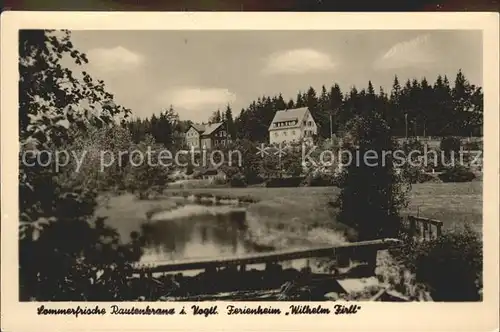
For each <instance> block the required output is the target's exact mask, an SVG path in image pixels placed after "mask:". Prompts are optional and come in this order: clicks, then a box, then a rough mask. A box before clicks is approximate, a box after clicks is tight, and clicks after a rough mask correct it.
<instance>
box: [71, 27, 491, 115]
mask: <svg viewBox="0 0 500 332" xmlns="http://www.w3.org/2000/svg"><path fill="white" fill-rule="evenodd" d="M72 41H73V44H74V45H75V47H76V48H77V49H78V50H80V51H83V52H84V53H86V54H87V56H88V59H89V64H88V65H86V68H84V69H85V70H87V71H88V72H89V73H90V74H91V75H92V76H93V77H94V78H98V79H103V80H104V82H105V83H106V85H107V88H108V91H109V92H111V93H113V94H114V96H115V101H116V102H117V103H118V104H121V105H123V106H124V107H127V108H130V109H132V112H133V115H134V116H135V117H141V118H144V117H146V116H148V117H149V116H151V115H152V114H154V113H155V114H159V113H160V112H161V111H162V110H164V109H166V108H168V107H169V106H170V105H173V107H174V109H175V110H176V112H177V113H178V114H179V117H180V119H181V120H192V121H194V122H202V121H207V120H208V118H209V117H210V115H211V114H212V113H213V112H214V111H216V110H217V109H221V110H224V109H225V108H226V105H228V104H230V105H231V107H232V109H233V114H234V116H236V115H237V114H239V113H240V110H241V108H246V107H247V106H248V105H249V103H250V102H252V101H253V100H256V99H257V98H258V97H259V96H262V95H266V96H274V95H277V94H279V93H280V92H281V93H282V95H283V97H284V98H285V100H288V99H289V98H293V99H295V98H296V95H297V92H298V91H299V90H301V91H305V90H306V89H307V88H308V87H309V86H312V87H313V88H315V89H316V91H317V92H318V93H319V91H320V89H321V86H322V85H325V86H326V87H327V89H329V88H330V87H331V86H332V85H333V84H335V83H337V84H339V86H340V88H341V90H342V91H343V92H344V93H345V92H348V91H349V90H350V88H351V87H352V86H353V85H355V86H356V87H357V88H358V90H359V89H362V88H366V87H367V85H368V80H371V81H372V83H373V85H374V87H375V88H376V89H377V90H378V87H380V86H382V87H383V88H384V90H385V91H386V92H389V91H390V89H391V86H392V83H393V80H394V75H398V77H399V79H400V82H401V84H402V85H403V84H404V82H405V81H406V80H407V79H413V78H417V79H421V78H422V77H426V78H427V80H428V81H429V82H431V83H433V82H434V81H435V79H436V77H437V75H438V74H441V75H447V76H448V77H449V79H450V82H451V83H453V80H454V78H455V75H456V73H457V71H458V70H459V69H462V72H463V73H464V74H465V76H466V77H467V78H468V79H469V81H470V82H471V83H472V84H476V85H479V86H480V85H482V35H481V31H473V30H421V31H412V30H386V31H380V30H379V31H376V30H350V31H349V30H346V31H339V30H330V31H206V30H205V31H123V30H122V31H89V30H86V31H72Z"/></svg>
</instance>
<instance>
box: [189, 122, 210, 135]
mask: <svg viewBox="0 0 500 332" xmlns="http://www.w3.org/2000/svg"><path fill="white" fill-rule="evenodd" d="M191 128H194V129H195V130H196V131H197V132H199V133H200V134H201V133H203V132H204V131H205V125H202V124H198V123H192V124H191V125H190V126H189V128H188V129H187V130H186V132H187V131H189V129H191Z"/></svg>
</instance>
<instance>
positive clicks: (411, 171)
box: [403, 166, 435, 184]
mask: <svg viewBox="0 0 500 332" xmlns="http://www.w3.org/2000/svg"><path fill="white" fill-rule="evenodd" d="M403 176H404V177H405V178H406V179H407V180H408V181H409V182H410V183H412V184H414V183H424V182H429V181H433V180H434V179H435V178H434V177H433V176H432V175H430V174H427V173H425V172H424V170H423V169H422V168H419V167H413V166H409V167H407V168H404V169H403Z"/></svg>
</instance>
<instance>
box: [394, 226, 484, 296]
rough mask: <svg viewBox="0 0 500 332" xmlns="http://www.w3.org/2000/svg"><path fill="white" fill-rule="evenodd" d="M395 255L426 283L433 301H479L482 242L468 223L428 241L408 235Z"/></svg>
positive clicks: (420, 280)
mask: <svg viewBox="0 0 500 332" xmlns="http://www.w3.org/2000/svg"><path fill="white" fill-rule="evenodd" d="M395 257H397V259H398V260H399V261H400V262H401V263H402V264H403V266H405V267H406V268H408V269H409V271H411V272H412V273H414V274H415V278H416V281H417V282H419V283H422V284H424V285H426V286H427V288H428V289H429V290H430V293H431V296H432V298H433V300H434V301H460V302H463V301H479V300H481V291H482V271H483V243H482V239H481V237H480V235H479V234H478V233H477V232H475V231H474V230H473V229H471V228H470V227H469V226H468V225H465V226H464V227H462V228H456V229H453V230H451V231H448V232H445V233H444V234H443V235H442V236H441V237H440V238H438V239H435V240H433V241H429V242H416V241H412V240H410V239H408V240H407V241H406V242H405V246H404V247H403V248H402V249H400V250H398V251H395Z"/></svg>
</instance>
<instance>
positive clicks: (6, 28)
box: [1, 12, 499, 331]
mask: <svg viewBox="0 0 500 332" xmlns="http://www.w3.org/2000/svg"><path fill="white" fill-rule="evenodd" d="M498 18H499V16H498V13H391V14H388V13H376V14H371V13H370V14H368V13H335V14H334V13H228V12H225V13H148V12H118V13H117V12H112V13H110V12H85V13H84V12H4V13H2V19H1V37H2V38H1V42H2V49H1V63H2V66H1V69H2V70H1V83H2V84H1V87H2V91H1V97H2V98H1V107H2V113H1V120H2V121H1V138H2V139H1V149H2V150H1V151H2V154H1V161H2V163H1V171H2V173H1V184H2V187H1V193H2V196H1V204H2V205H1V207H2V209H1V211H2V225H1V236H2V237H1V240H2V241H1V262H2V269H1V280H2V285H1V310H2V313H1V324H2V329H3V330H5V331H33V330H36V331H40V330H48V331H51V330H54V328H56V329H57V330H84V329H85V330H89V329H99V330H117V331H118V330H123V331H127V330H139V329H140V330H171V331H181V330H182V331H186V330H217V331H233V330H236V329H238V330H246V331H257V330H259V331H260V330H262V328H264V329H265V330H275V331H312V330H315V331H331V330H332V329H335V330H358V329H360V330H368V331H375V330H379V331H396V330H405V331H409V330H411V331H424V330H425V331H493V330H498V326H499V323H498V310H499V307H498V294H499V289H498V280H499V278H498V247H499V246H498V234H499V231H498V226H499V222H498V221H499V219H498V217H499V213H498V212H499V206H498V202H499V190H498V188H499V187H498V180H499V158H498V151H499V142H498V137H499V130H498V123H499V97H498V92H499V80H498V73H499V54H498V49H499V42H498V41H499V30H498V29H499V20H498ZM26 28H31V29H70V30H83V29H87V30H89V29H91V30H102V29H110V30H367V29H370V30H391V29H398V30H409V29H411V30H431V29H432V30H435V29H446V30H449V29H453V30H458V29H461V30H464V29H474V30H482V31H483V73H484V74H483V87H484V103H485V104H484V105H485V120H484V123H485V126H484V135H485V143H484V149H485V154H484V155H485V157H484V162H485V166H484V177H483V179H484V185H483V187H484V189H483V197H484V199H483V216H484V217H483V218H484V223H483V231H484V233H483V234H484V244H485V247H484V257H485V261H484V301H483V302H482V303H452V304H450V303H448V304H443V303H408V304H406V303H404V304H401V303H376V302H367V303H361V306H362V309H361V310H360V311H359V312H358V313H357V314H356V315H340V316H335V315H331V316H323V315H321V316H318V315H310V316H300V315H299V316H258V317H251V316H241V317H238V316H227V315H223V314H221V315H218V316H212V317H209V318H205V317H203V316H201V317H193V316H192V315H186V316H180V315H176V316H163V317H162V316H120V317H118V316H116V317H118V319H117V318H116V317H114V316H111V315H106V316H101V317H96V316H80V317H78V318H74V317H70V316H65V317H56V316H37V315H36V307H37V306H38V304H36V303H20V302H18V295H17V293H18V250H17V243H18V242H17V239H18V236H17V232H18V226H17V220H18V202H17V197H18V187H17V185H18V183H17V179H18V157H17V156H18V144H17V143H16V142H17V135H18V132H17V130H18V129H17V125H16V124H17V121H18V119H17V109H18V102H17V95H18V93H17V89H18V82H17V80H18V72H17V66H18V65H17V49H18V44H17V38H18V30H19V29H26ZM34 259H36V258H34ZM134 304H135V305H137V306H138V305H140V306H141V307H142V306H145V305H147V304H149V305H151V306H155V307H162V308H167V307H176V308H180V307H181V306H182V305H183V304H180V303H162V302H153V303H145V302H141V303H130V304H125V303H123V305H127V307H130V306H132V305H134ZM217 304H218V305H219V308H224V307H225V303H222V302H219V303H217ZM245 304H246V305H249V306H255V305H258V303H254V302H252V303H245ZM262 304H263V305H265V306H269V305H270V304H271V303H270V302H263V303H262ZM76 305H78V303H75V304H73V305H71V303H58V304H55V303H54V304H53V303H50V306H51V307H68V306H76ZM95 305H99V306H101V307H103V306H104V307H109V304H107V303H87V306H88V307H92V306H95ZM184 305H185V306H186V308H187V307H188V304H184ZM204 305H207V306H208V305H209V303H204ZM239 305H243V303H239ZM289 305H290V304H289V303H277V302H276V304H273V306H274V307H280V308H283V309H285V308H288V306H289ZM322 305H326V303H322ZM219 311H221V310H219Z"/></svg>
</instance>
